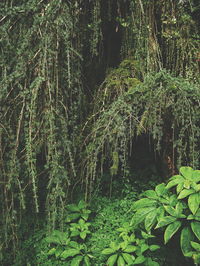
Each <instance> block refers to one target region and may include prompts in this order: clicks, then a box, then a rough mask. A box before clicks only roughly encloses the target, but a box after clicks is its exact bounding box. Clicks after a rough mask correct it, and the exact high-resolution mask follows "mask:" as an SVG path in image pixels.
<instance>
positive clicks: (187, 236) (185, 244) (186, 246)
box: [180, 226, 193, 256]
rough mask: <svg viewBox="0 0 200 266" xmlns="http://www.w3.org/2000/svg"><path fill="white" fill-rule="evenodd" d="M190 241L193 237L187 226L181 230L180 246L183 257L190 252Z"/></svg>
mask: <svg viewBox="0 0 200 266" xmlns="http://www.w3.org/2000/svg"><path fill="white" fill-rule="evenodd" d="M190 241H193V235H192V231H191V229H190V228H189V227H188V226H187V227H184V228H183V229H182V231H181V238H180V246H181V250H182V252H183V255H184V256H185V255H186V254H187V253H189V252H191V251H192V247H191V244H190Z"/></svg>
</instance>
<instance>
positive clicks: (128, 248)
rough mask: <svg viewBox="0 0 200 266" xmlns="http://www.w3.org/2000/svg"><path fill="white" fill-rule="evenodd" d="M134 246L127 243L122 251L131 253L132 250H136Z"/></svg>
mask: <svg viewBox="0 0 200 266" xmlns="http://www.w3.org/2000/svg"><path fill="white" fill-rule="evenodd" d="M136 249H137V248H136V247H135V246H131V245H128V246H127V247H126V248H125V249H124V252H127V253H132V252H134V251H136Z"/></svg>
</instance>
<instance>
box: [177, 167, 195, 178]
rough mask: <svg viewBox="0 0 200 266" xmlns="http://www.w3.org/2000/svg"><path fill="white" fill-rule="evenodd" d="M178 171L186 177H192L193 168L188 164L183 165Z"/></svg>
mask: <svg viewBox="0 0 200 266" xmlns="http://www.w3.org/2000/svg"><path fill="white" fill-rule="evenodd" d="M180 173H181V174H182V175H183V176H184V177H185V178H186V179H190V180H191V179H192V176H193V173H194V170H193V169H192V167H189V166H183V167H181V168H180Z"/></svg>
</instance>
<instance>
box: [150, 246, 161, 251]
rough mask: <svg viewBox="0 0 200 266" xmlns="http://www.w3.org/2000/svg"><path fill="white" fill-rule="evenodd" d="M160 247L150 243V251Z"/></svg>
mask: <svg viewBox="0 0 200 266" xmlns="http://www.w3.org/2000/svg"><path fill="white" fill-rule="evenodd" d="M159 248H160V246H158V245H150V247H149V249H150V251H155V250H157V249H159Z"/></svg>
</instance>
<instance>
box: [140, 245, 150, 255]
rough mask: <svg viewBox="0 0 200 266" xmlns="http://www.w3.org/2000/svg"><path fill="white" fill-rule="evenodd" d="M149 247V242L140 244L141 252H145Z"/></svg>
mask: <svg viewBox="0 0 200 266" xmlns="http://www.w3.org/2000/svg"><path fill="white" fill-rule="evenodd" d="M148 249H149V246H148V245H147V244H142V245H141V246H140V250H141V253H143V252H145V251H146V250H148Z"/></svg>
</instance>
